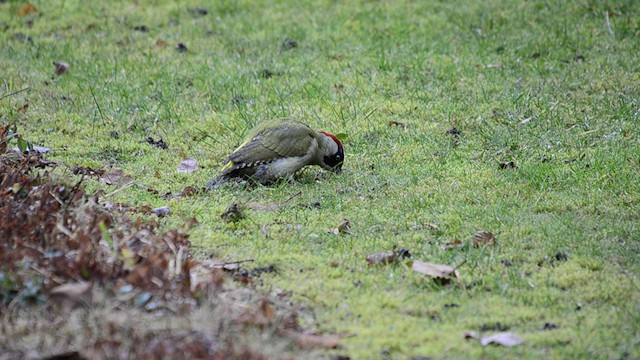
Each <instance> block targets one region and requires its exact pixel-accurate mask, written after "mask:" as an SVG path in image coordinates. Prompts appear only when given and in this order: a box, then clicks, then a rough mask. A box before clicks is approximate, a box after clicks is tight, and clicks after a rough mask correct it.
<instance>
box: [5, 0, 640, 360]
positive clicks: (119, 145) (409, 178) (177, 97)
mask: <svg viewBox="0 0 640 360" xmlns="http://www.w3.org/2000/svg"><path fill="white" fill-rule="evenodd" d="M34 5H35V6H36V7H37V9H38V11H37V13H35V14H33V15H30V16H27V17H20V16H16V14H17V12H18V10H19V7H20V6H21V3H20V2H15V1H9V2H2V3H0V28H2V29H3V31H2V32H0V46H1V47H2V51H1V52H0V72H1V73H2V83H1V84H0V94H6V93H10V92H13V91H16V90H19V89H22V88H25V87H29V90H28V91H25V92H22V93H20V94H17V95H14V96H11V97H7V98H5V99H2V100H0V121H1V122H3V123H16V124H17V126H18V130H19V131H20V132H21V133H22V136H23V137H25V138H27V139H28V140H30V141H32V142H33V143H35V144H38V145H42V146H47V147H50V148H52V149H53V153H52V154H51V155H50V156H49V158H51V159H53V160H56V161H61V162H64V163H65V164H68V165H83V166H91V167H94V168H99V167H102V166H105V165H107V164H109V165H110V166H113V167H116V168H120V169H122V170H124V171H125V172H126V173H128V174H130V175H131V176H132V177H133V178H134V179H135V180H136V181H137V182H139V183H141V184H144V185H145V186H148V187H150V188H153V189H157V190H159V192H160V193H161V194H162V193H165V192H174V193H177V192H180V191H181V190H182V189H183V188H184V187H186V186H188V185H196V186H203V185H204V184H205V183H206V182H207V181H208V180H210V179H211V178H213V177H214V176H215V175H216V172H217V170H218V168H219V165H220V163H221V162H222V160H223V159H224V157H225V155H226V154H228V153H229V152H230V151H231V150H232V149H234V148H235V147H236V146H237V145H238V144H239V143H240V141H241V139H242V136H243V135H244V134H245V133H246V132H247V130H248V129H249V128H251V127H252V126H253V125H255V124H257V123H258V122H260V121H263V120H267V119H272V118H279V117H295V118H298V119H301V120H304V121H305V122H307V123H308V124H310V125H312V126H313V127H315V128H318V129H323V130H325V131H330V132H334V133H347V134H348V136H349V139H348V141H346V144H345V147H346V163H345V171H344V172H343V173H342V174H341V175H337V176H336V175H333V174H326V173H323V172H322V171H320V170H318V169H308V170H305V171H303V172H302V173H301V175H300V176H299V179H298V180H299V182H298V183H294V184H289V183H280V184H276V185H274V186H271V187H259V186H258V187H251V188H243V187H225V188H223V189H222V190H220V191H218V192H212V193H205V194H199V195H197V196H195V197H186V198H180V199H172V200H165V199H163V198H162V197H161V196H159V195H154V194H152V193H149V192H147V191H146V190H145V189H144V188H142V187H130V188H127V189H125V190H123V191H121V192H119V193H118V194H117V195H115V196H114V197H112V198H109V199H105V201H106V200H112V201H121V202H125V203H129V204H132V205H150V206H154V207H155V206H163V205H168V206H170V207H171V211H172V214H171V216H169V217H168V218H166V219H165V220H163V221H165V222H166V226H167V227H173V226H182V225H181V224H184V223H186V222H187V221H188V219H190V218H191V217H194V216H195V217H196V218H197V220H198V222H199V224H198V225H197V226H196V227H195V228H193V229H190V230H188V231H189V233H190V240H191V241H192V243H193V244H194V246H195V247H196V248H197V249H198V253H197V254H195V255H197V256H204V255H205V254H209V253H212V252H213V253H215V254H217V255H218V256H221V257H223V258H225V259H228V260H242V259H255V262H254V263H253V264H252V265H251V266H254V265H255V266H265V265H269V264H275V265H276V267H277V269H278V271H277V273H275V274H266V275H263V276H262V278H261V279H262V280H261V282H260V283H261V284H260V285H258V286H261V287H264V288H265V289H282V290H285V291H292V292H293V294H294V298H295V299H296V301H298V302H299V304H303V305H305V306H310V307H312V308H313V309H314V312H315V314H316V319H315V322H316V324H317V325H318V326H319V329H320V330H322V331H326V332H334V333H341V334H353V335H356V336H353V337H349V338H347V339H345V340H343V341H342V344H343V345H344V348H343V349H341V350H338V351H337V353H340V354H348V355H350V356H352V357H353V358H356V359H361V358H410V357H412V356H429V357H432V358H443V359H444V358H446V359H451V358H478V357H483V358H531V359H539V358H558V359H560V358H610V359H618V358H638V357H640V352H639V351H638V349H640V315H639V314H640V289H639V288H640V277H639V276H640V264H639V260H638V259H639V256H640V254H639V253H640V227H639V225H638V224H640V181H639V179H640V141H639V138H640V103H639V98H640V65H639V64H640V63H639V62H638V53H639V52H640V40H638V39H640V24H639V20H638V19H640V6H639V5H638V4H637V3H636V2H635V1H631V0H629V1H596V0H593V1H587V0H582V1H501V0H490V1H477V2H472V3H470V2H466V1H455V2H444V1H406V2H394V1H389V2H387V1H358V2H355V1H354V2H334V1H322V2H317V1H306V2H304V1H303V2H301V1H278V2H273V1H264V2H257V3H254V2H253V1H241V0H238V1H232V0H223V1H219V2H215V3H212V4H210V3H209V2H199V1H184V2H180V4H177V3H171V2H165V1H138V2H123V1H116V2H111V3H103V2H82V1H73V0H66V1H59V2H48V1H42V2H34ZM198 6H201V7H204V8H206V9H208V10H209V13H208V14H207V15H204V16H201V15H197V14H194V13H193V11H190V9H193V8H195V7H198ZM29 24H32V25H29ZM141 25H145V26H146V27H148V32H142V31H137V30H134V27H136V26H141ZM286 38H290V39H294V40H296V41H297V43H298V46H297V47H296V48H293V49H285V48H283V47H282V43H283V41H284V40H285V39H286ZM29 39H30V40H29ZM158 40H162V41H164V42H165V43H166V44H167V45H166V46H158V45H157V42H158ZM178 43H183V44H185V45H186V47H187V51H186V52H178V51H177V50H176V49H175V48H176V46H177V44H178ZM53 61H65V62H68V63H69V64H70V69H69V71H68V72H67V73H65V74H63V75H60V76H56V75H55V74H54V66H53V65H52V62H53ZM265 69H268V70H269V72H271V73H272V74H273V76H271V77H266V76H264V75H265V71H264V70H265ZM0 96H1V95H0ZM25 103H29V104H30V107H29V109H28V110H27V111H26V112H24V113H22V112H20V111H19V110H18V109H20V108H21V107H22V106H23V105H24V104H25ZM390 120H392V121H398V122H402V123H405V124H406V128H402V127H398V126H390V125H389V121H390ZM452 126H455V127H456V128H457V129H459V130H460V131H461V136H460V139H459V140H456V139H454V138H453V137H452V136H448V135H445V132H446V131H447V130H448V129H450V128H451V127H452ZM113 131H115V132H117V134H118V136H117V137H114V136H110V133H111V132H113ZM148 136H152V137H154V139H158V138H163V139H164V140H165V142H166V143H167V144H168V145H169V150H161V149H158V148H154V147H151V146H150V145H149V144H147V143H146V142H145V138H146V137H148ZM14 146H15V145H14ZM186 157H193V158H196V159H197V160H198V163H199V165H200V169H199V171H197V172H196V173H194V174H190V175H184V174H179V173H177V172H176V168H177V167H178V165H179V163H180V161H181V160H182V159H184V158H186ZM509 161H513V162H514V164H515V165H516V167H515V168H510V169H500V167H499V164H500V163H505V162H509ZM58 172H59V173H61V174H63V175H68V176H72V175H71V174H70V172H69V171H66V170H58ZM85 183H86V186H88V187H89V188H90V189H92V190H97V189H100V188H105V191H106V192H107V193H109V192H112V191H114V190H116V189H117V187H116V186H112V187H108V186H106V185H104V184H102V183H99V182H97V181H94V180H86V181H85ZM288 199H290V200H288ZM287 200H288V201H287ZM232 202H240V203H247V202H254V203H259V204H273V203H282V202H286V204H285V205H284V206H282V207H281V208H280V209H279V210H277V211H273V212H265V211H262V212H260V211H253V210H246V211H245V213H246V218H245V219H244V220H242V221H240V222H238V223H233V224H228V223H225V222H223V221H222V220H221V219H220V214H221V213H222V212H223V211H224V210H225V209H226V208H227V206H228V205H229V204H231V203H232ZM345 218H346V219H349V220H350V222H351V224H352V233H351V234H350V235H332V234H329V233H328V232H327V230H328V229H329V228H331V227H335V226H336V225H337V224H338V223H339V222H340V221H342V220H343V219H345ZM427 224H436V225H438V227H439V228H438V230H432V229H430V228H429V227H428V226H426V225H427ZM481 229H485V230H488V231H491V232H492V233H494V234H495V235H496V239H497V240H496V244H495V245H494V246H489V247H485V248H473V247H464V248H462V249H458V250H446V251H443V250H441V249H440V247H439V246H438V245H441V244H446V243H449V242H451V241H454V240H456V239H459V240H463V241H467V240H468V239H470V238H471V237H472V236H473V234H475V232H476V231H478V230H481ZM265 233H266V235H265ZM393 246H402V247H406V248H408V249H409V250H410V251H411V253H412V255H413V258H415V259H422V260H426V261H430V262H436V263H446V264H452V265H457V264H460V263H463V262H464V261H466V263H465V265H464V266H462V267H461V268H460V272H461V285H449V286H444V287H440V286H437V285H435V284H433V283H431V282H430V281H429V280H427V279H424V278H422V277H421V276H419V275H418V274H416V273H413V272H412V271H411V269H410V267H407V266H405V265H404V264H397V265H391V266H384V267H371V266H367V264H366V261H365V259H364V257H365V256H366V255H368V254H371V253H376V252H381V251H389V250H391V249H392V248H393ZM556 255H559V256H556ZM562 255H566V260H565V259H564V257H563V256H562ZM556 257H558V258H559V259H556ZM505 263H507V264H511V266H505V265H504V264H505ZM452 304H455V305H452ZM547 322H548V323H554V324H556V325H557V326H558V328H557V329H553V330H547V331H543V330H542V327H543V326H544V324H545V323H547ZM496 323H500V326H502V327H505V326H506V327H508V328H509V330H510V331H512V332H514V333H517V334H519V335H521V336H522V337H523V338H524V339H525V341H526V343H525V344H524V345H521V346H518V347H515V348H510V349H505V348H499V347H487V348H482V347H481V346H480V345H479V344H477V343H476V342H469V341H465V340H464V338H463V332H464V331H466V330H475V331H477V330H479V329H480V328H481V327H483V326H484V327H485V328H487V327H488V328H491V326H492V325H493V327H496V326H495V324H496ZM487 332H493V331H491V330H489V331H487Z"/></svg>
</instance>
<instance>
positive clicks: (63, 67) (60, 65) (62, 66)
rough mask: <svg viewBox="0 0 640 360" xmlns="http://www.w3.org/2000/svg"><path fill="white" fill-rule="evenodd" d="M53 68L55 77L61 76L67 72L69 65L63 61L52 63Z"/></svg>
mask: <svg viewBox="0 0 640 360" xmlns="http://www.w3.org/2000/svg"><path fill="white" fill-rule="evenodd" d="M53 66H55V72H56V75H62V74H64V73H66V72H67V70H69V64H68V63H66V62H64V61H54V62H53Z"/></svg>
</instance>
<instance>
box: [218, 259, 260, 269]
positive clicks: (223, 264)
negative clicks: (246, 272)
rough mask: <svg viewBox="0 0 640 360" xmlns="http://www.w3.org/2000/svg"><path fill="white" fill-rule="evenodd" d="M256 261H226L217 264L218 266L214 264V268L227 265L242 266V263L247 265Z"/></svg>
mask: <svg viewBox="0 0 640 360" xmlns="http://www.w3.org/2000/svg"><path fill="white" fill-rule="evenodd" d="M253 261H255V260H253V259H247V260H238V261H226V262H223V263H217V264H213V266H214V267H225V266H227V265H240V264H242V263H246V262H253Z"/></svg>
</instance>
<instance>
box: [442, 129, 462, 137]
mask: <svg viewBox="0 0 640 360" xmlns="http://www.w3.org/2000/svg"><path fill="white" fill-rule="evenodd" d="M444 134H445V135H449V136H453V137H455V138H456V139H459V138H460V135H462V133H461V132H460V130H458V128H456V127H455V126H452V127H451V129H449V130H447V131H446V132H445V133H444Z"/></svg>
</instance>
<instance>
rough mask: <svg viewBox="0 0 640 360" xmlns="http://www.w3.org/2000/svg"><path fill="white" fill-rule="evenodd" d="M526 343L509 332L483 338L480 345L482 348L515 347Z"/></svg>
mask: <svg viewBox="0 0 640 360" xmlns="http://www.w3.org/2000/svg"><path fill="white" fill-rule="evenodd" d="M523 342H524V340H523V339H522V338H521V337H520V336H518V335H516V334H513V333H510V332H508V331H504V332H499V333H495V334H493V335H491V336H487V337H482V338H481V339H480V344H481V345H482V346H487V345H489V344H496V345H501V346H504V347H514V346H516V345H520V344H522V343H523Z"/></svg>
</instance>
